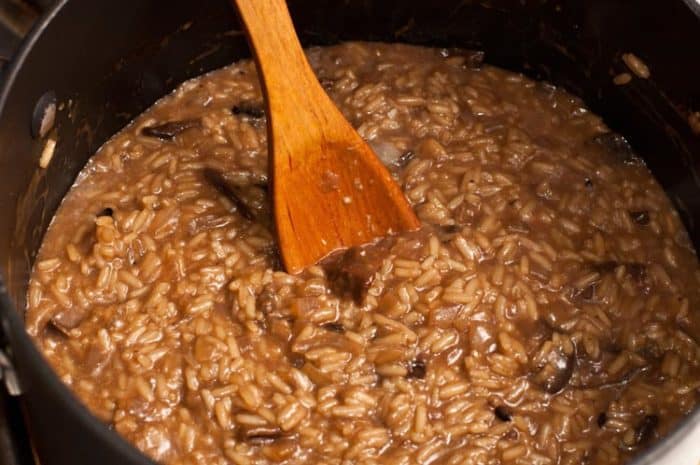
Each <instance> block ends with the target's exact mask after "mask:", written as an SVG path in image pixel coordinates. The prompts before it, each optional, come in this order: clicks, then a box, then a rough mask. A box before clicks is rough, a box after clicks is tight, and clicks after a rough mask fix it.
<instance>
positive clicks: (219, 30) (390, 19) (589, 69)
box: [0, 0, 700, 465]
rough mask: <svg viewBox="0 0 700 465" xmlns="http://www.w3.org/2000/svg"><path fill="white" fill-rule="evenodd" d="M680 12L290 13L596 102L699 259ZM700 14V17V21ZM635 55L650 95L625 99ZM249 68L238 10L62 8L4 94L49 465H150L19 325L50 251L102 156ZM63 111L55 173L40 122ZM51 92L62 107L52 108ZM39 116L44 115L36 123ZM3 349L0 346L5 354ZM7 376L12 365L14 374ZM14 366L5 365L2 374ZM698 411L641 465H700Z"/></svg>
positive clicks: (6, 243) (8, 212)
mask: <svg viewBox="0 0 700 465" xmlns="http://www.w3.org/2000/svg"><path fill="white" fill-rule="evenodd" d="M694 1H695V0H669V1H668V2H665V3H664V8H659V7H658V2H655V1H653V0H644V1H637V2H627V1H624V0H615V1H611V0H588V1H586V0H550V1H547V0H523V1H521V2H514V1H512V0H483V1H478V0H473V1H460V0H432V1H430V2H425V1H422V0H415V1H413V0H411V1H409V0H381V1H380V0H377V1H372V0H344V1H342V2H341V1H332V0H298V1H293V0H290V2H289V4H290V9H291V11H292V15H293V16H294V19H295V22H296V26H297V29H298V30H299V31H300V33H301V36H302V40H303V41H304V42H305V43H306V44H327V43H333V42H337V41H340V40H346V39H365V40H384V41H402V42H409V43H417V44H428V45H434V46H442V47H450V46H460V47H468V48H476V49H482V50H485V51H486V57H487V61H488V62H490V63H492V64H496V65H499V66H503V67H505V68H509V69H513V70H518V71H522V72H524V73H525V74H527V75H530V76H532V77H535V78H538V79H546V80H549V81H551V82H553V83H555V84H557V85H560V86H563V87H565V88H567V89H568V90H569V91H571V92H573V93H574V94H577V95H579V96H581V97H582V98H584V100H585V101H586V102H587V103H588V105H589V106H590V107H591V109H592V110H593V111H595V112H597V113H599V114H601V115H603V116H604V118H605V120H606V122H607V124H608V125H609V126H611V127H612V128H613V129H614V130H616V131H618V132H621V133H622V134H624V135H626V136H627V137H628V138H629V140H630V142H631V143H632V145H633V146H634V147H635V148H636V149H637V151H638V153H639V154H640V155H641V156H643V157H644V158H645V160H646V162H647V163H648V166H649V167H650V168H651V170H652V171H653V172H654V173H655V174H656V176H657V178H658V179H659V181H660V182H661V184H662V185H663V186H664V188H665V189H666V191H667V193H668V194H669V197H670V198H671V199H672V201H673V202H674V203H675V205H676V207H677V208H678V210H679V211H680V213H681V216H682V218H683V220H684V222H685V224H686V226H687V228H688V230H689V232H690V236H691V238H692V240H693V242H694V244H695V246H696V247H698V246H700V229H698V224H700V176H699V175H698V172H697V169H698V163H699V162H700V135H698V134H695V133H693V131H692V129H691V127H690V124H689V120H688V116H689V114H690V112H691V111H692V110H693V109H694V110H695V111H700V85H699V84H698V76H700V49H699V48H698V47H697V44H699V43H700V20H699V19H698V17H697V16H696V14H697V13H698V12H700V7H698V4H697V3H694ZM694 12H695V14H694ZM630 51H631V52H634V53H635V54H637V55H638V56H640V57H642V58H643V59H644V60H645V61H646V63H647V64H648V65H649V66H650V68H651V72H652V77H651V79H649V80H641V79H639V80H634V81H633V82H632V83H630V84H628V85H625V86H616V85H614V84H613V83H612V77H613V76H614V75H615V74H617V73H619V72H623V71H625V70H626V69H625V68H624V64H623V63H622V62H621V60H620V56H621V54H622V53H624V52H630ZM247 55H248V49H247V46H246V43H245V39H244V37H243V36H242V34H241V33H240V26H239V25H238V24H237V22H236V20H235V16H234V14H233V11H232V9H231V7H230V6H229V4H228V2H227V1H226V0H200V1H198V2H193V1H190V0H170V1H165V0H122V1H120V2H114V1H107V0H61V1H59V2H58V3H57V4H56V5H55V7H54V8H53V9H52V10H51V11H50V12H49V13H48V14H47V15H46V16H45V17H44V18H43V19H42V20H41V21H40V22H39V23H38V25H37V26H36V27H35V29H34V31H33V32H32V33H31V35H30V36H29V37H28V39H27V40H26V41H25V44H24V46H23V48H22V50H21V52H20V53H19V54H18V56H17V57H16V59H15V60H14V63H13V65H12V67H11V68H10V70H9V71H8V73H7V79H6V82H5V85H4V88H3V89H2V91H1V93H0V273H1V274H0V279H1V280H2V281H1V283H0V320H1V323H2V328H1V329H2V331H0V332H4V333H5V338H6V345H4V346H0V352H2V353H3V354H5V355H7V360H6V361H5V362H3V361H2V360H3V358H2V357H0V370H2V372H3V373H4V378H5V380H6V381H8V385H9V386H10V387H11V388H12V389H13V391H14V392H15V393H17V394H20V395H21V400H22V403H23V406H24V411H25V414H26V419H27V424H28V427H29V430H30V435H31V437H32V443H33V445H34V448H35V452H36V454H37V455H38V457H39V458H40V460H41V462H42V463H45V464H65V463H71V464H95V463H99V464H102V465H112V464H114V465H122V464H126V463H128V464H144V465H145V464H148V463H151V462H150V461H149V460H148V459H146V458H145V457H144V456H143V455H141V454H140V453H139V452H138V451H136V449H134V448H133V447H131V446H129V445H128V444H127V443H126V442H124V441H123V440H122V439H121V438H120V437H119V436H118V435H117V434H115V433H114V432H112V431H110V430H109V429H108V428H107V427H106V426H104V425H103V424H101V423H100V422H99V421H98V420H97V419H95V418H94V417H93V416H92V415H91V414H90V413H89V412H88V411H87V410H86V409H85V408H84V407H83V406H82V405H81V404H80V403H79V402H78V401H77V400H76V399H75V398H74V397H73V395H72V394H71V393H70V392H69V390H68V389H67V388H66V387H65V386H64V385H63V384H62V383H61V382H60V380H59V379H58V378H57V377H56V376H55V375H54V373H53V372H52V370H51V369H50V368H49V366H48V364H47V363H46V362H45V361H44V359H43V358H42V356H41V355H40V353H39V352H38V351H37V349H36V348H35V347H34V345H33V343H32V342H31V341H30V340H29V338H28V337H27V335H26V333H25V331H24V327H23V323H22V315H21V310H22V309H24V308H25V294H26V288H27V279H28V276H29V272H30V269H31V265H32V262H33V259H34V257H35V256H36V253H37V250H38V247H39V245H40V243H41V238H42V236H43V234H44V232H45V230H46V228H47V226H48V224H49V222H50V220H51V217H52V215H53V213H54V212H55V210H56V208H57V206H58V204H59V203H60V201H61V198H62V197H63V196H64V194H65V193H66V192H67V190H68V188H69V187H70V185H71V184H72V182H73V180H74V179H75V176H76V174H77V173H78V171H79V170H80V169H81V167H82V166H83V165H84V164H85V162H86V161H87V159H88V158H89V157H90V155H92V154H93V153H94V152H95V150H96V149H97V148H98V147H99V146H100V145H101V144H102V143H103V142H104V141H105V140H106V139H107V138H108V137H109V136H110V135H112V134H113V133H115V132H116V131H117V130H119V129H120V128H121V127H122V126H124V125H125V124H126V123H127V122H128V121H129V120H130V119H131V118H132V117H134V116H136V115H137V114H139V113H140V112H141V111H143V110H144V109H145V108H147V107H148V106H149V105H151V104H152V103H153V102H154V101H155V100H156V99H157V98H158V97H160V96H162V95H163V94H165V93H167V92H168V91H169V90H171V89H173V88H174V87H175V86H176V85H177V84H178V83H180V82H182V81H183V80H184V79H187V78H189V77H193V76H195V75H197V74H200V73H201V72H204V71H207V70H211V69H213V68H216V67H220V66H223V65H225V64H228V63H230V62H232V61H234V60H236V59H238V58H241V57H244V56H247ZM50 92H53V93H54V94H55V96H56V98H57V102H58V103H59V105H58V107H59V109H60V108H62V110H59V111H58V113H57V117H56V124H55V128H54V129H53V136H52V137H55V138H56V140H57V141H58V143H57V147H56V153H55V156H54V159H53V161H52V162H51V164H50V166H49V167H48V169H40V168H39V165H38V159H39V156H40V154H41V152H42V150H43V148H44V144H45V139H43V138H42V137H41V135H36V133H37V132H38V131H36V123H37V121H34V123H35V128H34V129H35V130H34V133H35V134H34V135H33V134H32V118H33V117H34V118H35V119H36V118H37V117H38V116H40V115H41V114H42V113H43V112H42V110H43V105H46V104H47V102H49V103H50V102H51V98H49V97H44V98H43V99H42V96H45V95H48V96H50V95H51V94H50ZM47 93H49V94H47ZM37 104H38V105H39V108H35V107H36V106H37ZM1 342H2V338H0V343H1ZM6 362H9V363H6ZM3 363H5V365H6V366H3ZM698 441H700V410H696V411H695V412H694V413H693V414H692V415H691V416H689V417H688V418H686V419H685V420H684V421H683V422H682V423H681V424H680V425H679V427H678V428H677V430H676V431H675V432H674V433H672V434H671V435H670V436H668V437H666V438H665V439H663V440H662V441H660V442H659V443H657V444H656V445H655V446H654V447H652V448H651V449H649V450H647V451H645V452H643V453H641V454H640V455H639V456H638V458H637V459H636V463H638V464H646V463H652V462H653V463H668V464H681V463H693V464H697V462H698V459H699V458H700V451H699V450H698V449H700V448H698V447H697V446H696V445H695V444H697V442H698Z"/></svg>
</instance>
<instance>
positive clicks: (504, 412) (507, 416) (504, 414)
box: [493, 405, 513, 421]
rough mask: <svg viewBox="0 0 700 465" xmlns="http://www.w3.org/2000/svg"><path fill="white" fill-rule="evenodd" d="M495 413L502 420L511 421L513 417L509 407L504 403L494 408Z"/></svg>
mask: <svg viewBox="0 0 700 465" xmlns="http://www.w3.org/2000/svg"><path fill="white" fill-rule="evenodd" d="M493 413H494V415H496V418H498V419H499V420H501V421H511V420H512V419H513V415H512V414H511V413H510V410H509V409H508V407H505V406H503V405H499V406H498V407H496V408H495V409H494V410H493Z"/></svg>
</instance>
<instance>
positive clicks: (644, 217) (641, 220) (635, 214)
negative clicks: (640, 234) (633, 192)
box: [629, 210, 650, 226]
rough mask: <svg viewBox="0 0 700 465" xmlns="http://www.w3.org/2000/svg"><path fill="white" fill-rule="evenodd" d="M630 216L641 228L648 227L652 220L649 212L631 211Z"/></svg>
mask: <svg viewBox="0 0 700 465" xmlns="http://www.w3.org/2000/svg"><path fill="white" fill-rule="evenodd" d="M629 215H630V218H632V221H634V222H635V223H637V224H638V225H640V226H646V225H648V224H649V221H650V218H649V211H648V210H636V211H630V212H629Z"/></svg>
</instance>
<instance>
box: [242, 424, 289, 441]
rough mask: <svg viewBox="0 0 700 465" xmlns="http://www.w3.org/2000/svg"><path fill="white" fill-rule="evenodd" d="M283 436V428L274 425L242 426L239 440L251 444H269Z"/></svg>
mask: <svg viewBox="0 0 700 465" xmlns="http://www.w3.org/2000/svg"><path fill="white" fill-rule="evenodd" d="M281 437H282V430H280V429H279V428H277V427H274V426H241V428H240V429H239V430H238V440H239V441H241V442H247V443H249V444H255V445H259V444H269V443H271V442H274V441H276V440H278V439H279V438H281Z"/></svg>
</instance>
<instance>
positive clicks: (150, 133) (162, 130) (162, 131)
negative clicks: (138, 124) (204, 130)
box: [141, 119, 202, 140]
mask: <svg viewBox="0 0 700 465" xmlns="http://www.w3.org/2000/svg"><path fill="white" fill-rule="evenodd" d="M200 127H202V122H201V121H200V120H199V119H185V120H181V121H169V122H167V123H163V124H159V125H156V126H147V127H145V128H143V129H142V130H141V134H143V135H144V136H147V137H155V138H157V139H161V140H172V139H173V138H174V137H175V136H177V135H178V134H181V133H182V132H184V131H186V130H187V129H191V128H200Z"/></svg>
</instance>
